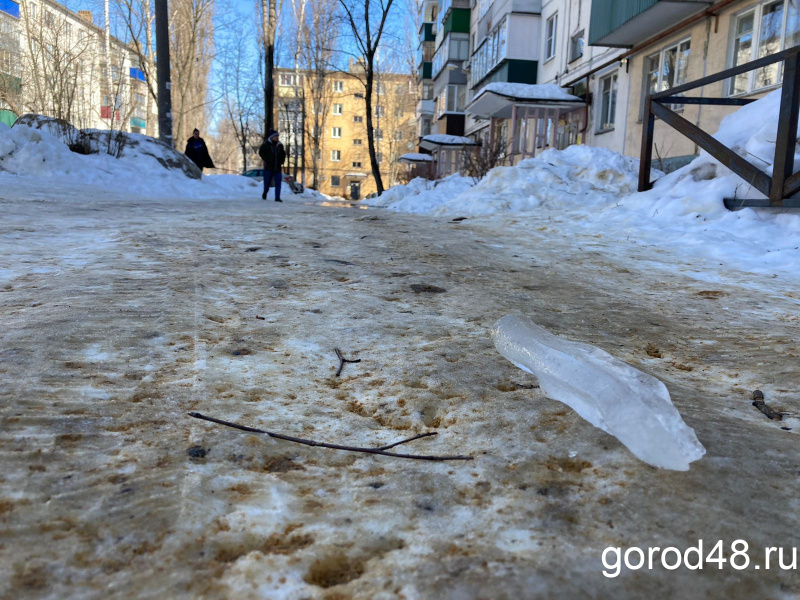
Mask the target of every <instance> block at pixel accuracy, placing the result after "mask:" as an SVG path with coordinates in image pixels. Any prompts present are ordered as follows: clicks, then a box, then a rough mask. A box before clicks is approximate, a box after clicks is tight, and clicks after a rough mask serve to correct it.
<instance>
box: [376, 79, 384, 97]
mask: <svg viewBox="0 0 800 600" xmlns="http://www.w3.org/2000/svg"><path fill="white" fill-rule="evenodd" d="M375 90H376V91H377V92H378V94H385V93H386V84H385V83H383V82H381V83H378V84H377V85H376V86H375Z"/></svg>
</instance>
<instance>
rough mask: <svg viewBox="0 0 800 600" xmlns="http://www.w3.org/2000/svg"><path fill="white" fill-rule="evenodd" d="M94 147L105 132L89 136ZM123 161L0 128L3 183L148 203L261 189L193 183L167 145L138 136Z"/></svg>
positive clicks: (225, 179) (41, 133) (233, 178)
mask: <svg viewBox="0 0 800 600" xmlns="http://www.w3.org/2000/svg"><path fill="white" fill-rule="evenodd" d="M86 133H87V134H88V136H89V137H90V138H91V139H92V140H93V143H95V144H103V143H104V141H105V136H106V135H107V134H106V132H100V131H87V132H86ZM126 138H127V139H126V145H125V147H124V148H123V151H122V155H121V157H120V158H118V159H117V158H114V157H112V156H110V155H109V154H106V153H102V152H101V153H98V154H88V155H83V154H76V153H75V152H72V151H71V150H70V149H69V148H68V147H67V146H66V144H65V143H64V142H63V141H62V140H61V139H60V138H59V137H57V136H56V135H54V134H53V133H52V132H51V131H50V129H48V128H47V127H41V128H37V127H36V126H33V127H31V126H28V125H19V124H18V125H15V126H14V127H13V128H9V127H8V126H6V125H3V124H0V182H2V183H3V185H13V184H14V181H15V180H18V178H24V179H28V180H31V179H35V180H50V181H52V183H53V184H71V185H73V186H91V187H93V188H100V189H103V190H107V191H116V192H120V191H128V192H132V193H135V194H136V195H140V196H150V197H190V198H202V197H220V196H242V195H247V196H253V195H254V194H256V193H257V191H258V188H259V184H258V183H257V182H255V181H253V180H251V179H249V178H246V177H241V176H239V175H211V176H207V177H206V176H204V177H203V178H202V179H192V178H191V175H192V170H194V174H196V171H197V169H196V167H194V166H193V165H188V164H187V163H188V162H189V161H188V159H187V158H186V157H185V156H184V155H183V154H181V153H179V152H177V151H176V150H174V149H172V148H169V147H168V146H166V145H165V144H162V143H161V142H159V141H157V140H154V139H152V138H149V137H147V136H144V135H139V134H126Z"/></svg>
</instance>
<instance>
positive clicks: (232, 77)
mask: <svg viewBox="0 0 800 600" xmlns="http://www.w3.org/2000/svg"><path fill="white" fill-rule="evenodd" d="M252 34H254V31H253V29H252V24H251V23H249V22H248V21H246V20H244V19H236V20H235V21H233V22H231V23H230V24H229V26H228V27H226V28H225V29H224V30H222V31H219V33H218V35H217V47H218V52H217V65H218V69H217V70H216V77H215V85H216V87H217V90H216V92H217V94H218V95H219V97H220V104H219V107H220V109H221V112H222V120H223V123H224V126H223V127H221V128H220V132H219V134H220V135H223V133H227V132H230V133H232V134H233V136H234V137H235V139H236V143H237V146H238V148H239V152H240V153H241V164H242V167H243V169H244V170H247V167H248V158H249V157H250V156H251V154H252V146H253V137H254V134H255V133H256V132H257V131H258V129H259V127H258V118H257V110H258V105H259V103H260V102H261V96H260V93H259V78H258V72H257V69H256V67H257V66H258V64H257V63H258V61H259V58H258V56H257V55H254V54H253V53H252V51H251V49H250V47H249V46H248V45H247V44H244V43H242V40H244V39H246V38H247V37H248V36H249V35H252Z"/></svg>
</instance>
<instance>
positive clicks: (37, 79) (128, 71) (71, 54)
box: [0, 0, 156, 133]
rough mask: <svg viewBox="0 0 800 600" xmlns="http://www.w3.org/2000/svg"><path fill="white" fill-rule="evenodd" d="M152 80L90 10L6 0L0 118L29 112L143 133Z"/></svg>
mask: <svg viewBox="0 0 800 600" xmlns="http://www.w3.org/2000/svg"><path fill="white" fill-rule="evenodd" d="M147 93H148V90H147V85H146V83H145V79H144V73H143V72H142V70H141V69H140V68H139V64H138V59H137V58H136V53H135V52H134V51H133V50H132V49H131V48H129V47H128V46H127V45H126V44H125V43H123V42H122V41H120V40H118V39H116V38H114V37H110V38H109V39H108V40H106V36H105V34H104V31H103V30H102V29H101V28H99V27H97V26H95V25H94V23H93V19H92V13H91V12H90V11H80V12H79V13H75V12H72V11H70V10H68V9H67V8H65V7H64V6H62V5H61V4H58V3H56V2H52V1H51V0H37V1H31V0H23V1H22V2H21V3H18V2H16V1H15V0H0V121H2V122H5V123H13V122H14V120H16V118H17V117H18V116H19V115H21V114H23V113H28V112H31V113H37V114H42V115H46V116H50V117H55V118H59V119H63V120H65V121H67V122H69V123H71V124H72V125H74V126H75V127H78V128H81V129H84V128H96V129H114V130H122V131H131V132H137V133H139V132H141V133H144V132H145V130H146V128H147V125H148V120H152V122H151V123H150V124H151V131H152V127H153V126H154V125H155V121H156V118H155V115H153V114H148V110H147V107H148V104H154V103H148V102H147Z"/></svg>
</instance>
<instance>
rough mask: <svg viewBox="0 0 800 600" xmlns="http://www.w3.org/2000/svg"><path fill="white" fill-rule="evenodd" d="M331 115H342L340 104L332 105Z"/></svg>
mask: <svg viewBox="0 0 800 600" xmlns="http://www.w3.org/2000/svg"><path fill="white" fill-rule="evenodd" d="M333 114H335V115H341V114H342V105H341V104H334V105H333Z"/></svg>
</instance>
